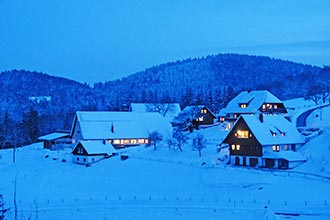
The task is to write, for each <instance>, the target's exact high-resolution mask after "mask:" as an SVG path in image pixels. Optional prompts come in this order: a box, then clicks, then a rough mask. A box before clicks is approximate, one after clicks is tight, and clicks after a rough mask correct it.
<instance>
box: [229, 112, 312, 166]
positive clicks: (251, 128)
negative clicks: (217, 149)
mask: <svg viewBox="0 0 330 220" xmlns="http://www.w3.org/2000/svg"><path fill="white" fill-rule="evenodd" d="M303 143H304V140H303V139H302V137H301V136H300V134H299V132H298V131H297V129H296V127H295V126H294V125H293V124H292V123H291V122H289V121H288V120H287V119H285V118H284V117H281V116H272V115H263V114H260V115H241V116H240V117H239V118H238V120H237V122H236V123H235V125H234V126H233V128H232V130H231V131H230V132H229V133H228V135H227V136H226V138H225V139H224V141H223V144H227V145H228V146H229V149H230V163H231V164H234V165H242V166H252V167H256V166H258V167H266V168H278V169H288V168H292V167H294V166H296V165H298V164H299V163H302V162H304V161H306V159H305V158H304V157H302V156H301V155H300V154H299V153H297V152H296V149H297V147H299V146H301V145H302V144H303Z"/></svg>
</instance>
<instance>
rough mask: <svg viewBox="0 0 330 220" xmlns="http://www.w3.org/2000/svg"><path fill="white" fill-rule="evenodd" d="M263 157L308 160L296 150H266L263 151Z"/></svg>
mask: <svg viewBox="0 0 330 220" xmlns="http://www.w3.org/2000/svg"><path fill="white" fill-rule="evenodd" d="M262 157H263V158H272V159H285V160H287V161H306V160H307V159H306V158H305V157H303V156H302V155H301V154H300V153H297V152H294V151H280V152H274V151H271V152H270V151H266V152H264V153H263V156H262Z"/></svg>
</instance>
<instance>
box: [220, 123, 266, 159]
mask: <svg viewBox="0 0 330 220" xmlns="http://www.w3.org/2000/svg"><path fill="white" fill-rule="evenodd" d="M239 130H240V131H248V137H247V138H239V137H238V136H237V133H238V131H239ZM223 143H226V144H228V145H229V148H230V155H239V156H255V157H261V156H262V145H261V144H260V143H259V142H258V140H257V139H256V138H255V137H254V135H253V133H252V131H251V130H250V128H249V127H248V126H247V124H246V123H245V121H244V120H243V118H240V119H239V120H238V121H237V122H236V124H235V126H234V127H233V129H232V130H231V131H230V132H229V134H228V136H227V137H226V139H225V140H224V141H223ZM237 145H239V147H237ZM238 148H239V149H238Z"/></svg>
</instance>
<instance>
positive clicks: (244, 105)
mask: <svg viewBox="0 0 330 220" xmlns="http://www.w3.org/2000/svg"><path fill="white" fill-rule="evenodd" d="M239 107H240V108H246V107H247V105H246V104H239Z"/></svg>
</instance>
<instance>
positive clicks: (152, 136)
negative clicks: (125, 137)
mask: <svg viewBox="0 0 330 220" xmlns="http://www.w3.org/2000/svg"><path fill="white" fill-rule="evenodd" d="M148 138H149V140H150V142H149V145H154V150H156V149H157V144H158V143H159V142H161V141H162V140H163V136H162V135H161V134H160V133H159V132H158V131H153V132H151V133H149V137H148Z"/></svg>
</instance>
